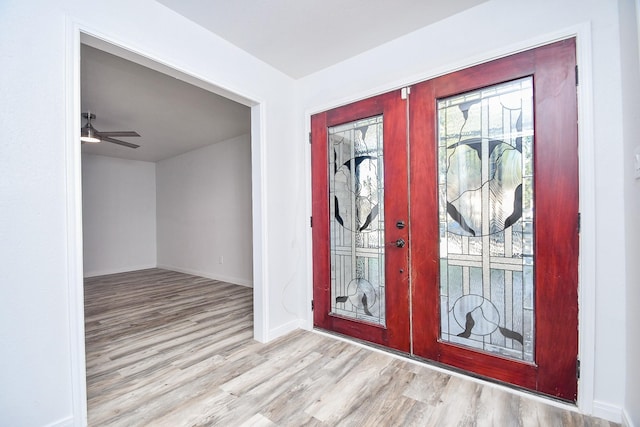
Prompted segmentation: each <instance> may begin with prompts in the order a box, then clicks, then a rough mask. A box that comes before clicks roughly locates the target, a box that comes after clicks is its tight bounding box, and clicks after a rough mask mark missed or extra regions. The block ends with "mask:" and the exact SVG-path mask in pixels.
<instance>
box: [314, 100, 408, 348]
mask: <svg viewBox="0 0 640 427" xmlns="http://www.w3.org/2000/svg"><path fill="white" fill-rule="evenodd" d="M380 114H382V115H383V138H384V169H385V171H384V194H385V200H384V209H385V242H393V241H395V240H397V239H404V240H405V241H408V228H407V227H405V228H404V229H399V228H397V227H396V226H395V224H396V221H398V220H402V221H405V222H407V221H408V194H407V185H408V183H407V178H408V172H407V168H406V162H407V134H406V130H407V117H406V101H403V100H402V99H401V96H400V91H393V92H390V93H386V94H384V95H379V96H376V97H373V98H369V99H366V100H363V101H359V102H356V103H353V104H350V105H346V106H343V107H339V108H335V109H333V110H330V111H326V112H323V113H319V114H316V115H314V116H313V117H312V118H311V134H312V138H311V140H312V145H311V158H312V160H311V161H312V170H313V174H312V192H313V197H312V212H313V230H312V236H313V283H314V286H313V299H314V305H315V308H314V314H313V319H314V326H316V327H318V328H322V329H326V330H330V331H334V332H338V333H341V334H345V335H349V336H352V337H354V338H358V339H363V340H366V341H369V342H373V343H376V344H380V345H383V346H385V347H390V348H393V349H397V350H400V351H404V352H408V351H409V350H410V336H409V316H408V315H407V313H409V283H408V281H409V273H408V270H409V266H408V262H409V261H408V248H407V247H404V248H397V247H395V246H393V245H386V248H385V249H386V250H385V260H386V262H385V287H386V297H385V302H386V310H385V311H386V327H383V326H378V325H373V324H370V323H367V322H362V321H357V320H353V319H349V318H345V317H340V316H337V315H334V314H331V259H330V238H331V236H330V227H329V221H330V218H329V215H330V214H329V186H328V182H329V181H328V179H329V176H328V164H329V163H328V157H327V156H328V148H329V147H328V140H327V129H328V128H329V127H332V126H336V125H339V124H343V123H348V122H351V121H355V120H359V119H364V118H368V117H373V116H377V115H380ZM389 171H393V173H389Z"/></svg>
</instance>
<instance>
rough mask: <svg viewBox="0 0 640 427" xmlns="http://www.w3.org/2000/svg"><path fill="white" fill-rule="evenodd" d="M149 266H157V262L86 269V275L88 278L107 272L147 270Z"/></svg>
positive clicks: (103, 274) (104, 274)
mask: <svg viewBox="0 0 640 427" xmlns="http://www.w3.org/2000/svg"><path fill="white" fill-rule="evenodd" d="M149 268H156V265H155V264H144V265H132V266H127V267H118V268H108V269H106V270H97V271H85V272H84V277H85V278H87V277H96V276H106V275H107V274H118V273H128V272H130V271H138V270H146V269H149Z"/></svg>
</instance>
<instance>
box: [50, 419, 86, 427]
mask: <svg viewBox="0 0 640 427" xmlns="http://www.w3.org/2000/svg"><path fill="white" fill-rule="evenodd" d="M74 421H75V420H74V418H73V417H67V418H63V419H61V420H58V421H54V422H52V423H51V424H47V427H73V426H75V425H80V423H76V422H74Z"/></svg>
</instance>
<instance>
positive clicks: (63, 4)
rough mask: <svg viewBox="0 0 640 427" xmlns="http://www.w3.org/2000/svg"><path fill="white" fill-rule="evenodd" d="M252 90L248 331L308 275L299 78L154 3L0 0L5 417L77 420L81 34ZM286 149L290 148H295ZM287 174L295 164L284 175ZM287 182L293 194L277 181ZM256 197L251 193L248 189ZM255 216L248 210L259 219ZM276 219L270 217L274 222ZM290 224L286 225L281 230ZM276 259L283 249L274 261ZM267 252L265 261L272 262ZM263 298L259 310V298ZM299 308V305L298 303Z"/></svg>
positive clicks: (277, 329)
mask: <svg viewBox="0 0 640 427" xmlns="http://www.w3.org/2000/svg"><path fill="white" fill-rule="evenodd" d="M79 29H82V30H84V31H87V32H89V33H91V34H94V35H96V36H100V37H103V38H106V39H108V40H110V41H111V42H113V43H116V44H120V45H123V46H125V47H128V48H130V49H133V50H135V51H137V52H139V53H141V54H143V55H145V56H148V57H151V58H153V59H155V60H158V61H160V62H162V63H164V64H166V65H170V66H172V67H174V68H178V69H180V70H182V71H184V72H186V73H188V74H191V75H193V76H197V77H198V78H200V79H204V80H206V81H209V82H212V83H214V84H217V85H219V86H222V87H224V88H226V89H227V90H230V91H233V92H237V93H239V94H240V95H241V96H243V97H245V98H248V99H252V100H254V101H256V103H257V104H259V106H257V107H254V110H252V117H254V118H255V117H257V118H258V119H259V121H258V122H257V124H256V125H254V124H252V144H253V145H254V146H255V147H254V146H252V153H254V154H253V156H254V157H253V167H254V168H257V169H258V170H259V171H260V172H261V174H260V173H259V174H258V175H257V176H256V177H254V179H255V180H256V181H254V183H255V182H257V183H258V184H259V185H257V186H255V185H254V188H258V191H262V193H261V194H259V196H260V197H258V198H257V199H258V200H257V203H258V204H257V207H256V209H257V212H259V213H260V214H261V215H259V216H257V218H258V222H257V223H256V224H254V227H255V230H257V233H256V234H254V236H256V235H257V238H258V239H259V240H260V245H257V246H256V248H257V250H260V251H261V253H263V254H266V255H264V257H263V258H261V259H259V260H258V261H257V262H258V263H259V264H260V269H261V271H260V272H259V274H257V277H254V286H255V287H254V293H255V295H256V298H257V299H258V303H259V304H258V306H257V308H256V311H255V315H256V325H257V328H259V329H258V330H257V332H256V333H257V338H258V339H261V340H264V339H270V338H272V337H273V336H276V335H277V334H281V333H283V332H286V331H288V330H291V329H292V328H295V327H296V326H297V325H298V324H299V321H298V313H296V312H295V311H291V310H289V311H287V308H286V306H285V303H284V302H283V301H284V296H283V295H284V290H283V288H284V287H285V286H286V284H287V283H288V282H289V281H290V280H291V278H292V277H293V278H294V279H297V280H296V281H295V282H293V283H302V281H301V280H302V279H304V278H305V277H306V275H305V270H304V266H303V264H302V263H301V259H300V257H299V254H300V253H303V252H304V250H305V247H306V246H305V245H306V242H305V241H304V240H301V239H300V236H301V235H304V232H305V226H306V225H307V221H306V220H305V219H304V217H303V216H300V215H299V216H296V213H297V212H296V210H295V209H291V210H283V209H282V206H286V205H287V204H289V203H293V204H296V203H297V204H298V205H299V206H303V207H304V191H306V188H305V187H304V186H303V185H290V183H291V182H292V181H297V182H299V181H302V180H303V179H304V175H303V174H302V173H301V171H300V170H295V169H294V170H293V171H292V170H291V169H290V168H288V165H291V164H295V163H296V162H300V161H303V160H304V156H303V151H302V149H301V148H296V145H301V144H299V140H297V139H296V138H295V134H294V133H293V132H292V131H291V124H292V123H295V120H294V118H295V116H294V99H293V97H294V83H293V81H292V80H291V79H289V78H288V77H286V76H285V75H284V74H282V73H279V72H277V71H275V70H274V69H273V68H271V67H269V66H268V65H266V64H265V63H263V62H261V61H258V60H256V59H255V58H253V57H251V56H250V55H248V54H247V53H245V52H243V51H241V50H240V49H238V48H236V47H235V46H233V45H231V44H229V43H228V42H226V41H224V40H222V39H220V38H219V37H216V36H214V35H213V34H211V33H209V32H207V31H206V30H204V29H203V28H202V27H199V26H197V25H195V24H193V23H192V22H190V21H188V20H186V19H184V18H183V17H181V16H180V15H178V14H176V13H174V12H172V11H170V10H169V9H167V8H165V7H164V6H162V5H160V4H158V3H157V2H155V1H153V0H138V1H135V2H131V1H127V0H95V1H91V2H86V1H80V0H57V1H51V0H32V1H28V2H25V1H21V0H3V1H2V2H0V63H1V64H2V70H1V71H0V109H1V111H0V136H1V137H2V139H1V143H0V216H1V218H0V219H1V220H0V242H1V243H0V260H2V261H0V262H1V263H2V265H1V267H0V342H2V350H0V360H2V364H1V366H0V424H2V425H20V426H43V425H83V424H84V423H85V422H86V421H85V420H84V419H83V417H84V405H85V395H84V388H83V387H84V378H83V377H84V364H83V363H84V348H83V341H82V333H83V326H82V322H83V319H82V277H81V275H80V274H79V272H80V271H81V267H79V266H80V265H81V263H82V255H81V252H80V248H81V241H80V237H81V236H79V227H78V222H79V213H80V209H79V206H80V199H79V194H80V185H79V184H80V174H79V171H80V154H79V145H76V140H75V138H79V129H80V126H81V123H80V105H79V99H80V98H79V92H78V90H79V62H78V56H77V54H78V52H77V50H78V49H79V37H78V31H79ZM292 147H293V148H292ZM292 174H293V175H292ZM283 184H285V185H286V186H287V187H286V188H288V191H282V187H281V185H283ZM254 200H256V197H254ZM254 217H256V216H254ZM270 219H273V221H270ZM283 224H286V227H283ZM281 260H286V262H283V261H281ZM272 261H273V262H272ZM266 305H268V309H267V308H266ZM294 308H297V306H295V307H294Z"/></svg>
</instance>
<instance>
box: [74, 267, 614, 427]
mask: <svg viewBox="0 0 640 427" xmlns="http://www.w3.org/2000/svg"><path fill="white" fill-rule="evenodd" d="M85 325H86V356H87V393H88V408H89V410H88V417H89V425H90V426H171V427H174V426H196V425H197V426H203V425H207V426H208V425H212V426H213V425H215V426H302V425H310V426H334V425H340V426H545V427H546V426H615V425H616V424H613V423H609V422H606V421H603V420H599V419H595V418H590V417H585V416H582V415H579V414H577V413H575V412H571V411H566V410H562V409H559V408H557V407H553V406H550V405H547V404H544V403H540V402H539V401H536V400H534V399H530V398H527V397H521V396H519V395H515V394H512V393H510V392H507V391H504V390H501V389H498V388H496V387H492V386H487V385H481V384H478V383H477V382H474V381H470V380H467V379H464V378H459V377H453V376H450V375H447V374H444V373H441V372H438V371H436V370H434V369H431V368H430V367H428V366H423V365H421V364H416V363H413V362H411V361H407V360H403V359H398V358H395V357H392V356H391V355H387V354H384V353H380V352H377V351H373V350H371V349H367V348H362V347H360V346H357V345H354V344H352V343H348V342H344V341H341V340H337V339H334V338H331V337H326V336H324V335H321V334H318V333H314V332H308V331H296V332H294V333H291V334H289V335H287V336H285V337H282V338H280V339H277V340H275V341H273V342H271V343H269V344H260V343H257V342H256V341H254V340H253V339H252V335H253V315H252V290H251V289H250V288H245V287H242V286H237V285H231V284H228V283H224V282H218V281H213V280H209V279H204V278H201V277H196V276H190V275H186V274H181V273H175V272H170V271H166V270H160V269H151V270H142V271H138V272H132V273H122V274H114V275H109V276H101V277H95V278H88V279H86V280H85Z"/></svg>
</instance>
